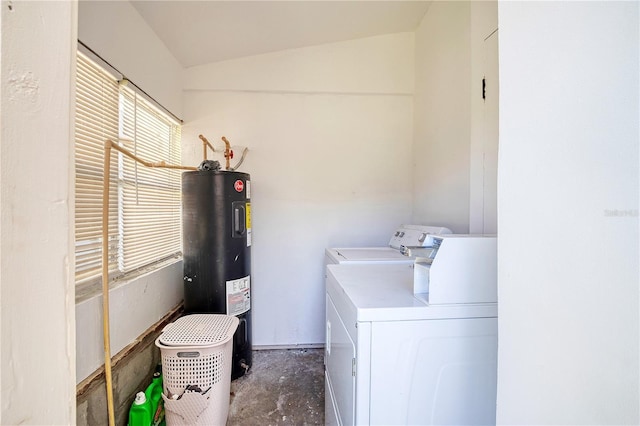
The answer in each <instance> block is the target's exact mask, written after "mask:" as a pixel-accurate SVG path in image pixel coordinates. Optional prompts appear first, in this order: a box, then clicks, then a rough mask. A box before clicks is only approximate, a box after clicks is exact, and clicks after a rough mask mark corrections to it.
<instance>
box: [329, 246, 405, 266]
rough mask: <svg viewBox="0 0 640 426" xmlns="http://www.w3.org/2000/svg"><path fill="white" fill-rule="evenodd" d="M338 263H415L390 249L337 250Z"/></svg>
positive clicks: (361, 248) (397, 251)
mask: <svg viewBox="0 0 640 426" xmlns="http://www.w3.org/2000/svg"><path fill="white" fill-rule="evenodd" d="M333 250H335V252H336V254H337V255H338V256H339V257H338V259H337V260H338V262H339V263H342V262H356V261H370V262H375V261H391V260H395V261H405V262H407V263H412V262H413V261H412V260H411V259H409V258H408V257H407V256H403V255H402V254H401V253H400V251H399V250H396V249H393V248H390V247H360V248H336V249H333Z"/></svg>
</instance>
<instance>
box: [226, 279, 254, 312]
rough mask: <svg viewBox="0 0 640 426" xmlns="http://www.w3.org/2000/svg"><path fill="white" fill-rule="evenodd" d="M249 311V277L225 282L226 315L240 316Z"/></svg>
mask: <svg viewBox="0 0 640 426" xmlns="http://www.w3.org/2000/svg"><path fill="white" fill-rule="evenodd" d="M249 309H251V276H250V275H247V276H246V277H244V278H238V279H237V280H231V281H227V315H240V314H243V313H245V312H247V311H248V310H249Z"/></svg>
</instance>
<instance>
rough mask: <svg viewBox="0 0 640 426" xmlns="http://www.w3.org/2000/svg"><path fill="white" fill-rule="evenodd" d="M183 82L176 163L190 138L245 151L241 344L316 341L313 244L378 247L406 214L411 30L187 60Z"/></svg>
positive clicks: (320, 282)
mask: <svg viewBox="0 0 640 426" xmlns="http://www.w3.org/2000/svg"><path fill="white" fill-rule="evenodd" d="M184 86H185V88H186V89H187V90H186V92H185V102H184V106H185V121H186V124H185V126H184V129H183V143H184V149H185V151H184V158H185V161H190V162H191V163H193V164H198V163H199V162H200V161H201V159H202V149H201V143H200V141H199V139H198V134H204V135H205V136H206V137H207V138H208V139H209V140H210V141H211V142H215V143H216V144H217V147H218V148H222V145H221V142H220V137H221V136H222V135H224V136H226V137H227V138H228V139H229V140H230V141H231V142H232V143H233V144H235V145H238V146H246V147H249V149H250V151H249V154H248V156H247V159H246V161H245V163H244V164H243V166H242V167H241V168H240V170H241V171H245V172H248V173H250V174H251V179H252V184H251V188H252V191H251V192H252V195H251V201H252V224H253V246H252V262H253V264H252V280H251V283H252V302H253V304H252V312H253V315H254V316H253V344H254V345H256V346H261V345H267V346H270V345H295V344H318V343H323V342H324V296H323V295H324V291H325V290H324V272H323V261H324V249H325V248H326V247H335V246H343V245H350V246H351V245H386V244H387V243H388V238H389V234H390V231H391V230H393V229H394V228H395V227H396V226H397V225H398V224H400V223H403V222H406V221H407V220H408V219H409V217H410V211H411V191H412V184H411V171H410V168H409V167H408V165H409V164H411V139H412V131H411V129H412V125H413V123H412V96H411V93H412V91H413V34H411V33H405V34H394V35H388V36H380V37H372V38H367V39H360V40H353V41H348V42H343V43H335V44H327V45H322V46H316V47H310V48H304V49H295V50H287V51H282V52H277V53H273V54H267V55H260V56H255V57H249V58H244V59H239V60H234V61H227V62H221V63H214V64H209V65H206V66H202V67H195V68H192V69H188V70H187V71H186V74H185V83H184ZM236 152H237V153H239V150H238V149H237V150H236ZM218 160H219V161H221V163H222V164H224V162H223V161H222V159H221V158H219V157H218Z"/></svg>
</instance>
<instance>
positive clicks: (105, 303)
mask: <svg viewBox="0 0 640 426" xmlns="http://www.w3.org/2000/svg"><path fill="white" fill-rule="evenodd" d="M112 145H114V143H113V142H111V141H109V140H107V141H106V142H105V144H104V174H103V176H102V334H103V339H104V340H103V341H104V377H105V382H106V386H107V411H108V412H109V426H114V425H115V413H114V409H113V383H112V381H111V342H110V333H109V242H108V239H109V180H110V177H111V176H110V173H109V171H110V169H111V146H112Z"/></svg>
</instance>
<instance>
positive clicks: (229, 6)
mask: <svg viewBox="0 0 640 426" xmlns="http://www.w3.org/2000/svg"><path fill="white" fill-rule="evenodd" d="M131 4H132V5H133V7H135V8H136V10H137V11H138V12H139V13H140V15H141V16H142V18H143V19H144V20H145V21H146V22H147V23H148V24H149V26H150V27H151V28H152V29H153V31H155V33H156V34H157V36H158V37H159V38H160V40H162V41H163V42H164V44H165V46H166V47H167V48H168V49H169V51H170V52H171V53H172V54H173V56H174V57H175V58H176V59H177V60H178V62H180V64H181V65H182V66H183V67H192V66H196V65H201V64H207V63H210V62H217V61H224V60H227V59H234V58H239V57H243V56H250V55H258V54H262V53H268V52H274V51H278V50H283V49H291V48H298V47H304V46H313V45H318V44H323V43H332V42H337V41H343V40H351V39H355V38H362V37H370V36H375V35H381V34H390V33H397V32H404V31H413V30H415V29H416V27H417V26H418V24H419V23H420V20H421V19H422V17H423V16H424V14H425V13H426V11H427V9H428V7H429V4H430V2H429V1H368V0H359V1H336V0H324V1H303V0H289V1H271V0H261V1H239V0H235V1H214V0H208V1H182V0H171V1H167V0H160V1H154V0H142V1H136V0H131Z"/></svg>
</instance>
